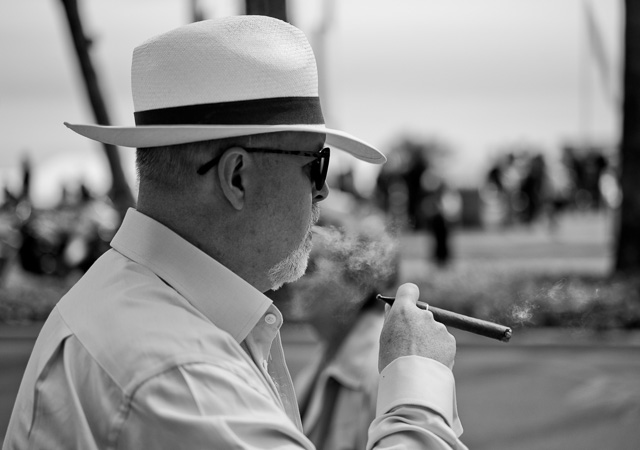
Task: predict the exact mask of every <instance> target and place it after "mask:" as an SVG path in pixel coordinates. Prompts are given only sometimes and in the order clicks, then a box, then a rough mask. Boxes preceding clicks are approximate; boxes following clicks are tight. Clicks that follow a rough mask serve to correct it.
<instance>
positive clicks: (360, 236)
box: [308, 225, 399, 291]
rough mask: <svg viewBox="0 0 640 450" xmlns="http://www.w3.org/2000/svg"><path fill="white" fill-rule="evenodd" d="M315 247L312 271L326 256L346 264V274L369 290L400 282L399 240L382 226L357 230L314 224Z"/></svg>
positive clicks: (346, 277) (343, 264) (348, 278)
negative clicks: (319, 260)
mask: <svg viewBox="0 0 640 450" xmlns="http://www.w3.org/2000/svg"><path fill="white" fill-rule="evenodd" d="M313 232H314V236H313V245H314V249H313V251H312V254H311V260H310V264H309V266H310V267H309V268H308V271H311V272H312V271H313V270H314V263H315V260H316V259H318V258H325V259H328V260H330V261H333V262H334V263H337V264H339V265H340V266H341V267H342V275H343V277H344V278H345V279H346V280H348V281H349V282H351V283H353V284H355V285H358V286H360V287H361V288H362V289H363V290H365V291H374V290H375V291H378V290H385V289H387V288H388V287H390V286H392V285H393V284H394V283H396V282H397V277H398V270H399V253H398V243H397V241H396V240H395V238H393V237H392V236H391V235H390V234H389V233H387V232H386V231H385V230H384V229H383V228H381V227H380V226H373V225H372V226H366V227H365V226H363V227H362V228H360V229H358V230H354V231H349V230H345V229H343V228H336V227H332V226H326V227H319V226H316V227H314V228H313Z"/></svg>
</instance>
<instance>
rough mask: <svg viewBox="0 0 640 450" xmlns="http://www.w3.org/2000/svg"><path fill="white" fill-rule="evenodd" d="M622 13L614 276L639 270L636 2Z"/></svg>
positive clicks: (639, 20)
mask: <svg viewBox="0 0 640 450" xmlns="http://www.w3.org/2000/svg"><path fill="white" fill-rule="evenodd" d="M625 9H626V11H625V30H624V53H623V57H624V59H623V61H624V70H623V95H622V97H623V104H622V116H623V118H622V139H621V143H620V169H621V171H620V185H621V189H622V196H623V198H622V204H621V205H620V217H619V229H618V235H617V243H616V247H617V248H616V260H615V271H616V272H618V273H620V272H630V271H637V270H638V269H640V178H639V174H640V2H638V1H636V0H625Z"/></svg>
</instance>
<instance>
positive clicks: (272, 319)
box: [264, 314, 276, 325]
mask: <svg viewBox="0 0 640 450" xmlns="http://www.w3.org/2000/svg"><path fill="white" fill-rule="evenodd" d="M264 321H265V322H267V323H268V324H269V325H273V324H274V323H276V316H275V315H273V314H267V315H266V316H264Z"/></svg>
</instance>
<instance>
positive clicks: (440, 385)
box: [376, 356, 462, 436]
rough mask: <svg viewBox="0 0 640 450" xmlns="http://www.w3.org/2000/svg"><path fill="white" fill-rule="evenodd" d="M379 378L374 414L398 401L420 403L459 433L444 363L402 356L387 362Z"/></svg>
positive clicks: (452, 388) (450, 378)
mask: <svg viewBox="0 0 640 450" xmlns="http://www.w3.org/2000/svg"><path fill="white" fill-rule="evenodd" d="M379 378H380V382H379V385H378V402H377V408H376V416H377V417H379V416H381V415H382V414H386V413H388V412H389V411H391V410H392V409H394V408H397V407H398V406H401V405H415V406H422V407H425V408H429V409H430V410H432V411H434V412H435V413H437V414H439V415H440V416H442V417H443V418H444V420H445V421H446V422H447V424H448V425H449V426H450V427H451V429H452V430H453V431H454V432H455V434H456V436H460V435H461V434H462V424H461V423H460V419H459V417H458V407H457V404H456V385H455V380H454V377H453V372H451V370H449V368H448V367H447V366H445V365H444V364H441V363H439V362H438V361H435V360H433V359H429V358H424V357H421V356H403V357H400V358H397V359H395V360H393V361H392V362H391V363H390V364H389V365H387V367H385V368H384V369H383V370H382V372H381V373H380V377H379Z"/></svg>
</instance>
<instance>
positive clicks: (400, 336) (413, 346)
mask: <svg viewBox="0 0 640 450" xmlns="http://www.w3.org/2000/svg"><path fill="white" fill-rule="evenodd" d="M419 295H420V291H419V290H418V286H416V285H415V284H412V283H406V284H403V285H402V286H400V287H399V288H398V291H397V293H396V299H395V302H394V303H393V306H391V307H389V306H387V313H386V317H385V322H384V326H383V328H382V333H381V335H380V356H379V358H378V370H379V371H380V372H382V369H384V368H385V367H387V365H388V364H389V363H391V362H392V361H393V360H394V359H397V358H400V357H402V356H409V355H418V356H423V357H425V358H431V359H434V360H436V361H438V362H440V363H442V364H444V365H445V366H447V367H449V369H452V368H453V362H454V359H455V356H456V340H455V338H454V337H453V336H451V335H450V334H449V332H448V331H447V328H446V327H445V326H444V325H442V324H441V323H439V322H436V321H435V320H434V319H433V314H431V312H429V311H428V310H427V311H425V310H423V309H420V308H418V307H417V306H416V302H417V301H418V297H419Z"/></svg>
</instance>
